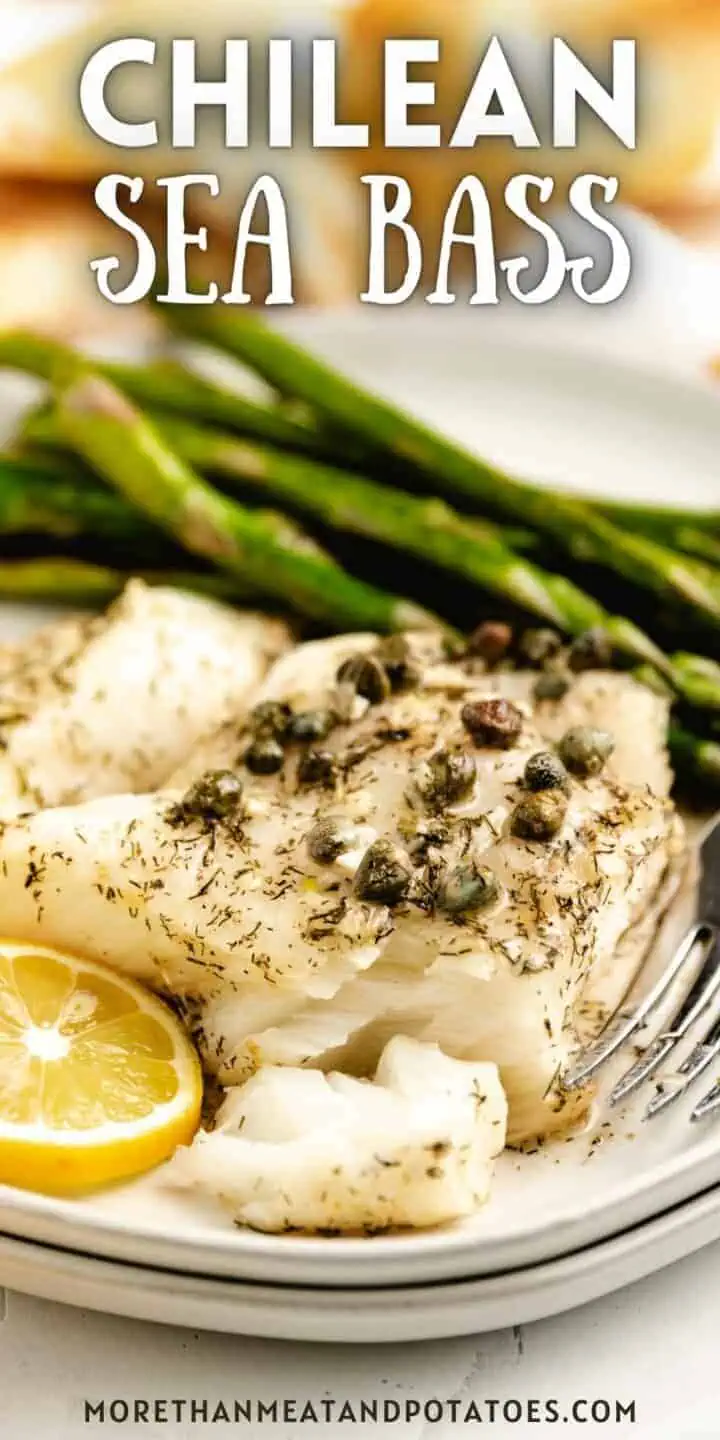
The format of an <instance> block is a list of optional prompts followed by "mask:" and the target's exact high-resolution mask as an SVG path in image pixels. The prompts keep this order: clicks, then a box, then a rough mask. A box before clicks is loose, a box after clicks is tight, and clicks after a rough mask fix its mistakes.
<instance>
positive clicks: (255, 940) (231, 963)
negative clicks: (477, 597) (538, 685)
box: [0, 642, 683, 1140]
mask: <svg viewBox="0 0 720 1440" xmlns="http://www.w3.org/2000/svg"><path fill="white" fill-rule="evenodd" d="M394 643H395V649H394V650H393V651H391V652H389V651H388V650H387V648H386V647H385V648H382V647H381V650H380V651H379V652H378V654H377V655H375V654H370V655H369V656H368V655H366V657H365V660H366V661H368V662H369V667H370V668H369V670H368V668H367V666H363V667H361V669H360V670H359V671H358V669H357V667H355V666H351V667H350V669H349V670H348V668H347V666H346V665H345V664H342V666H341V670H340V677H339V679H338V678H337V676H336V677H335V681H334V689H332V692H331V693H329V696H328V706H327V708H326V709H325V711H324V712H322V713H323V716H324V718H323V725H322V727H321V729H322V730H323V738H322V740H321V741H318V740H317V739H316V740H315V741H314V742H309V741H307V740H305V741H304V743H299V742H297V741H295V740H293V738H292V736H293V734H295V733H297V729H298V726H297V719H298V714H300V715H302V719H303V723H302V724H301V725H300V726H299V730H300V733H305V732H306V729H307V721H308V712H307V710H302V711H298V710H294V711H293V713H292V714H291V712H290V708H289V706H288V705H284V704H280V705H279V706H276V708H275V709H272V708H271V709H270V710H269V711H268V709H267V708H265V709H263V711H261V712H260V714H259V715H258V712H257V711H255V713H254V718H253V717H252V716H251V717H250V721H249V724H248V725H246V727H245V730H244V731H242V730H238V728H237V727H235V731H234V733H233V736H232V749H230V748H228V750H227V752H225V751H222V752H221V751H220V750H214V751H213V752H212V753H213V756H214V758H215V760H216V761H219V760H220V759H221V758H223V757H224V756H225V754H226V753H227V763H230V762H231V764H232V768H231V769H228V770H226V771H222V772H221V773H220V774H218V773H213V772H211V773H209V774H207V775H205V777H204V778H203V777H201V778H200V780H199V782H198V781H196V782H193V784H192V785H191V786H190V788H189V790H188V791H187V792H183V791H181V790H179V789H178V790H175V791H173V792H166V793H164V794H159V795H156V796H151V797H145V798H143V799H142V800H138V799H136V798H134V797H120V798H116V799H111V800H100V801H96V802H94V803H93V804H92V805H86V806H84V807H74V808H68V809H65V810H56V811H46V812H44V813H43V814H41V815H37V816H33V817H30V818H29V819H27V820H23V821H19V822H17V823H16V824H15V825H9V826H7V827H6V828H5V831H4V834H3V836H2V838H1V840H0V905H1V906H2V911H3V915H4V924H5V928H6V929H7V930H8V932H9V933H12V934H13V935H14V936H17V937H18V938H32V939H37V940H41V941H42V942H43V943H46V944H49V945H53V946H56V947H58V948H71V949H76V950H77V949H80V950H82V951H83V952H84V953H89V954H90V955H92V956H94V957H96V958H99V959H104V960H106V961H107V962H108V963H110V964H111V965H114V966H116V967H117V968H119V969H121V970H123V971H126V972H128V973H131V974H133V975H135V976H136V977H138V978H140V979H144V980H146V981H147V982H148V983H150V984H152V985H154V986H155V988H158V989H161V990H163V991H164V992H165V993H167V994H169V995H170V996H172V997H174V999H175V1001H176V1003H177V1004H178V1005H179V1006H180V1007H181V1008H182V1010H183V1011H184V1013H185V1014H186V1016H187V1018H188V1023H189V1024H190V1026H191V1029H192V1031H193V1033H194V1034H195V1037H196V1039H197V1042H198V1044H199V1046H200V1049H201V1052H202V1054H203V1058H204V1061H205V1064H206V1066H207V1068H208V1069H209V1070H210V1071H211V1072H212V1073H213V1074H215V1075H216V1076H217V1077H218V1079H219V1080H220V1081H221V1082H222V1083H223V1084H225V1085H235V1084H238V1083H242V1082H244V1081H245V1080H246V1079H247V1078H248V1077H249V1076H250V1075H251V1074H252V1073H254V1071H256V1070H257V1069H258V1067H259V1066H261V1065H266V1064H267V1065H288V1066H293V1067H308V1066H309V1067H313V1068H318V1069H322V1070H328V1071H329V1070H337V1069H341V1070H343V1071H347V1072H350V1073H354V1074H356V1075H359V1076H364V1075H371V1074H373V1073H374V1071H375V1068H376V1066H377V1064H378V1061H379V1057H380V1055H381V1053H382V1051H383V1049H384V1046H385V1045H386V1043H387V1041H388V1040H389V1039H391V1038H392V1037H393V1036H394V1035H405V1036H409V1037H413V1038H416V1039H418V1040H420V1041H422V1042H423V1043H428V1044H438V1045H439V1046H440V1048H441V1049H442V1050H443V1051H444V1053H445V1054H447V1055H448V1056H450V1057H453V1058H456V1059H460V1060H466V1061H481V1062H489V1063H494V1064H497V1065H498V1067H499V1069H500V1073H501V1077H502V1082H503V1085H504V1087H505V1089H506V1092H507V1095H508V1100H509V1104H510V1124H509V1134H510V1137H511V1139H513V1140H520V1139H523V1138H527V1137H528V1136H530V1135H535V1134H545V1133H548V1132H549V1131H550V1130H552V1129H555V1128H558V1127H560V1126H565V1125H567V1124H568V1123H569V1121H570V1120H571V1119H572V1118H573V1117H574V1115H575V1114H576V1113H577V1112H578V1110H579V1109H581V1108H582V1105H583V1104H584V1103H585V1097H584V1096H578V1097H576V1098H575V1099H574V1100H571V1099H570V1097H568V1096H567V1095H565V1094H564V1093H563V1090H562V1084H561V1080H560V1077H561V1074H562V1070H563V1067H564V1065H565V1064H566V1062H567V1060H568V1057H569V1055H570V1054H571V1053H572V1050H573V1048H574V1046H575V1045H576V1043H577V1029H576V1016H577V1013H578V1010H579V1008H580V1007H581V1006H582V1005H583V1002H584V1000H585V999H586V996H587V992H588V987H590V986H591V985H592V978H593V975H594V974H595V973H600V972H602V973H603V974H606V973H607V971H608V969H609V968H612V966H613V965H616V967H617V968H619V967H620V966H622V967H624V968H625V969H626V970H627V972H628V973H627V979H628V981H629V979H630V978H631V973H632V972H633V970H634V969H635V968H637V965H638V964H639V963H640V960H641V959H642V955H643V953H644V947H645V946H646V945H647V926H646V924H645V923H644V922H645V921H646V918H647V915H648V912H649V911H650V910H651V909H652V907H657V906H658V904H659V897H661V896H662V894H663V893H664V887H665V886H666V884H667V882H668V877H669V876H670V875H671V874H674V873H675V872H676V871H677V869H678V867H679V865H680V863H681V857H682V848H683V847H682V837H681V833H680V829H679V825H678V821H677V817H676V815H675V812H674V807H673V805H672V802H671V801H670V800H669V798H668V796H667V793H666V791H667V782H666V781H663V777H664V776H665V773H666V772H665V761H664V759H663V754H664V734H663V708H662V701H660V700H659V699H658V697H657V696H653V695H651V694H650V692H648V691H646V690H644V689H643V687H641V686H639V685H636V684H635V682H634V681H632V680H629V679H628V678H627V677H624V676H617V677H614V676H612V675H609V674H608V675H606V676H604V677H603V679H602V681H601V682H600V680H599V677H598V676H589V675H581V676H579V677H578V678H577V680H576V681H575V682H574V685H573V686H572V687H571V691H570V692H568V693H569V696H570V697H572V698H571V700H570V703H571V705H572V709H571V710H570V711H568V718H569V719H571V721H572V725H571V728H572V729H575V730H576V729H577V722H578V719H579V717H580V716H581V715H582V714H583V713H585V712H584V711H583V709H582V704H581V699H580V697H581V695H582V693H583V691H585V692H587V694H588V697H589V698H588V707H587V713H588V715H589V716H590V717H591V718H592V722H593V724H595V722H596V721H597V718H598V715H599V714H600V713H602V714H605V713H607V712H608V707H613V706H614V707H615V708H616V710H617V714H618V717H620V718H621V720H622V726H623V735H624V737H625V738H624V739H621V742H620V747H619V748H620V749H622V747H623V746H624V747H625V749H626V751H627V760H626V761H623V769H624V768H625V766H626V765H627V768H628V769H630V768H632V769H633V772H634V774H635V776H636V777H637V782H639V783H631V782H630V780H629V777H628V775H627V774H624V775H623V777H622V778H621V777H620V776H619V775H618V773H617V770H615V771H613V769H612V766H611V765H610V764H609V763H605V765H604V768H603V761H605V762H608V761H609V750H610V748H611V745H612V741H611V740H610V739H609V737H608V736H605V745H604V749H603V753H602V755H601V756H600V763H599V764H598V765H597V766H595V765H593V766H592V767H591V768H590V770H589V771H588V772H587V773H577V767H575V770H576V773H570V774H568V773H565V772H563V771H561V772H560V777H559V779H556V781H555V782H551V783H548V782H547V780H546V781H543V786H544V787H545V788H543V789H541V790H540V794H539V795H538V793H537V791H536V790H535V789H534V788H533V784H532V783H530V781H529V780H528V768H527V767H528V762H529V761H531V760H532V759H533V757H536V756H538V755H539V754H541V753H543V752H547V750H548V741H547V739H546V738H545V735H546V733H548V726H549V724H550V718H549V717H546V718H545V719H542V720H541V716H540V710H541V708H542V706H544V705H545V704H546V702H542V704H541V705H535V702H534V700H533V701H532V703H531V701H530V700H527V699H525V700H522V701H521V700H520V691H521V689H522V687H525V691H524V693H526V694H528V695H532V692H533V691H534V687H535V681H536V679H537V677H536V676H535V677H534V678H532V677H531V678H530V679H529V680H528V677H520V676H518V675H515V674H511V673H508V674H504V673H496V674H494V675H492V676H486V675H476V674H473V673H470V674H468V673H467V670H466V669H465V668H464V667H463V665H462V664H456V665H451V666H447V664H444V665H443V664H438V663H437V662H436V661H435V660H431V661H427V662H426V663H425V664H424V667H423V663H422V661H419V660H417V657H415V656H413V655H412V654H407V655H405V659H404V660H402V663H401V657H399V654H398V650H397V642H394ZM324 653H325V652H323V654H324ZM337 658H338V655H337V652H336V653H335V654H334V655H333V662H332V663H333V665H335V663H336V661H337ZM281 663H282V662H281ZM289 663H290V662H288V664H289ZM293 663H294V662H293ZM380 671H382V673H380ZM295 673H297V674H300V672H299V671H296V672H295ZM383 675H384V677H385V678H384V679H383ZM304 677H305V678H304V680H303V682H302V683H303V684H305V685H306V686H307V684H308V681H309V671H308V668H307V666H306V667H305V670H304ZM393 684H394V685H395V687H396V693H392V686H393ZM488 686H491V687H492V692H493V693H492V696H491V697H490V698H491V700H492V699H493V698H494V699H497V697H498V696H500V697H502V699H503V702H504V703H503V704H501V705H500V708H499V712H498V711H497V706H495V707H493V705H492V704H491V706H490V711H491V717H490V718H491V719H492V717H493V716H494V717H495V718H494V720H493V723H491V724H490V725H489V728H487V727H486V729H485V730H483V728H482V725H478V724H477V723H475V722H476V721H477V719H478V716H477V714H475V719H473V716H472V714H470V715H468V706H469V707H470V711H471V712H473V709H474V708H475V710H476V709H477V707H478V705H479V706H480V712H481V715H482V707H483V705H486V704H487V700H488V694H487V687H488ZM614 687H615V688H614ZM308 694H309V692H308V691H307V689H306V690H304V691H302V692H301V693H300V694H299V700H297V701H296V703H299V704H300V705H303V706H304V705H306V704H307V699H308ZM295 695H296V692H295V691H293V697H294V698H295ZM512 695H514V696H515V697H516V698H515V700H514V701H513V700H509V698H508V697H509V696H512ZM648 697H649V698H648ZM553 703H557V706H558V708H557V709H556V711H555V712H554V714H553V718H552V725H553V726H554V727H556V728H557V729H558V730H562V726H563V723H564V722H563V721H562V719H561V714H562V712H561V710H560V708H559V707H560V705H561V704H562V703H564V702H553ZM598 706H600V707H601V708H600V710H599V709H598ZM310 713H311V715H313V717H314V718H313V724H314V725H315V728H316V729H317V724H316V722H317V715H318V712H317V710H316V711H314V712H310ZM499 717H502V720H501V722H500V723H499V728H498V723H497V722H498V721H499ZM665 718H666V717H665ZM541 723H542V726H543V729H542V730H541V728H540V724H541ZM293 725H295V730H293ZM493 726H494V728H493ZM253 727H255V728H253ZM268 727H270V729H271V730H272V732H273V733H272V734H270V735H269V737H268ZM325 727H326V728H327V731H328V733H327V734H325V733H324V729H325ZM503 727H505V728H503ZM508 727H509V728H508ZM279 734H282V744H281V743H280V741H279V740H278V735H279ZM253 736H254V739H253ZM268 738H269V739H270V741H271V746H270V755H271V758H273V766H272V773H271V774H265V775H260V774H257V773H254V771H255V765H254V764H253V765H252V766H250V768H248V763H247V762H248V749H247V748H245V747H248V746H250V747H252V746H253V745H255V744H257V743H258V741H259V742H260V743H261V745H263V746H267V741H268ZM223 743H227V744H228V746H229V744H230V737H229V736H228V735H225V736H224V739H223ZM633 747H634V751H635V759H634V760H633V762H632V767H631V759H632V754H631V752H632V750H633ZM616 753H617V752H616ZM267 756H268V750H267V748H266V749H264V750H263V752H262V758H263V762H264V761H265V760H266V759H267ZM255 758H256V759H257V756H256V757H255ZM643 765H647V766H648V769H647V773H648V774H651V773H652V774H653V775H654V776H655V777H659V780H658V783H659V788H658V789H657V790H655V789H653V788H652V785H650V784H649V783H647V782H646V781H645V780H644V779H643V771H642V767H643ZM241 777H242V778H241ZM241 785H242V790H241ZM528 801H531V802H533V803H532V807H531V808H532V813H533V814H537V811H538V806H539V810H540V815H541V817H542V815H543V814H544V815H545V817H546V818H547V817H548V815H549V816H550V819H551V820H552V822H553V823H552V824H548V825H545V826H544V828H543V826H541V827H540V829H538V830H533V825H532V823H529V822H528V817H527V804H528ZM523 811H524V812H525V819H524V820H523V819H522V813H521V812H523ZM519 817H520V818H519ZM555 822H557V823H555ZM378 846H379V849H378ZM636 935H637V936H638V937H642V940H640V939H638V941H637V943H634V937H635V936H636Z"/></svg>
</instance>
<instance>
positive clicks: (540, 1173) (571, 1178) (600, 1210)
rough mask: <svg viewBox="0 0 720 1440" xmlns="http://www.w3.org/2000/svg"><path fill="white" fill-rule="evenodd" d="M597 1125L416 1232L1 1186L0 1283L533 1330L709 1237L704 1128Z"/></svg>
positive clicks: (199, 1312)
mask: <svg viewBox="0 0 720 1440" xmlns="http://www.w3.org/2000/svg"><path fill="white" fill-rule="evenodd" d="M679 1109H680V1107H678V1111H679ZM626 1118H627V1117H626ZM628 1123H629V1124H631V1123H632V1122H631V1121H628ZM603 1126H604V1122H602V1121H599V1122H598V1123H597V1124H596V1125H595V1126H594V1127H593V1128H592V1129H591V1130H589V1131H588V1132H586V1133H585V1134H583V1135H582V1136H578V1137H576V1138H574V1139H573V1140H571V1141H570V1142H568V1143H566V1144H564V1145H562V1146H560V1147H557V1146H549V1147H548V1148H547V1149H546V1150H544V1151H539V1152H538V1153H536V1154H534V1155H513V1154H512V1153H508V1154H506V1155H505V1156H504V1157H503V1160H502V1162H501V1164H500V1166H499V1170H498V1176H497V1180H496V1184H495V1188H494V1192H493V1198H492V1200H491V1201H490V1204H489V1206H488V1207H487V1208H486V1209H485V1210H484V1211H483V1212H482V1214H481V1215H479V1216H478V1217H477V1218H476V1219H475V1220H473V1221H472V1222H468V1223H466V1224H465V1225H463V1226H460V1227H455V1228H453V1229H452V1230H447V1231H442V1232H433V1233H430V1234H424V1235H403V1236H393V1237H389V1236H388V1237H385V1236H378V1237H376V1238H374V1239H362V1240H327V1239H310V1238H307V1239H303V1238H299V1237H292V1236H284V1237H280V1238H276V1237H271V1236H263V1235H257V1234H253V1233H250V1232H247V1231H241V1230H235V1229H233V1228H232V1227H231V1226H230V1225H229V1224H228V1220H227V1217H226V1216H224V1215H221V1214H220V1212H219V1211H217V1212H216V1211H214V1210H213V1209H211V1208H210V1207H209V1206H205V1207H204V1208H202V1209H200V1208H199V1207H198V1205H197V1203H195V1202H194V1201H193V1202H192V1204H191V1203H190V1202H189V1201H188V1200H187V1199H185V1198H180V1197H179V1196H177V1195H175V1194H173V1193H172V1192H170V1191H167V1190H165V1189H163V1187H162V1185H161V1183H160V1180H159V1179H158V1178H155V1179H153V1180H150V1181H148V1180H146V1181H143V1182H141V1183H139V1184H137V1185H135V1186H132V1187H125V1188H123V1189H122V1190H121V1191H117V1192H115V1193H112V1194H106V1195H103V1196H98V1197H96V1198H94V1199H92V1200H90V1199H87V1200H82V1201H75V1202H58V1201H53V1200H49V1199H46V1198H44V1197H40V1196H34V1195H27V1194H23V1193H21V1192H18V1191H4V1192H0V1231H1V1232H2V1234H0V1284H2V1285H6V1286H8V1287H9V1288H11V1289H16V1290H23V1291H26V1292H29V1293H31V1294H34V1295H40V1296H43V1297H44V1298H47V1299H52V1300H59V1301H64V1302H67V1303H70V1304H73V1305H82V1306H86V1307H88V1308H90V1309H97V1310H109V1311H111V1312H112V1313H115V1314H120V1315H128V1316H133V1317H136V1318H139V1319H144V1320H157V1321H163V1322H166V1323H172V1324H175V1325H178V1324H181V1325H188V1326H192V1327H194V1328H196V1329H197V1328H207V1329H216V1330H227V1331H232V1332H238V1333H242V1334H252V1335H266V1336H273V1337H275V1338H285V1339H293V1340H294V1339H302V1340H317V1341H335V1342H337V1341H347V1342H351V1343H355V1344H357V1343H363V1342H379V1341H382V1342H388V1341H400V1340H419V1339H429V1338H431V1337H433V1338H434V1337H442V1336H450V1335H463V1334H476V1333H479V1332H481V1331H483V1330H493V1329H497V1328H500V1327H505V1326H508V1325H514V1324H520V1323H522V1322H526V1321H530V1320H536V1319H539V1318H541V1317H542V1316H545V1315H551V1314H555V1313H557V1312H558V1311H560V1310H565V1309H570V1308H572V1307H573V1306H575V1305H581V1304H584V1303H585V1302H586V1301H588V1300H592V1299H596V1298H597V1297H598V1296H600V1295H604V1294H607V1293H608V1292H609V1291H611V1290H615V1289H618V1288H619V1287H620V1286H622V1285H626V1284H628V1283H630V1282H631V1281H633V1280H637V1279H640V1278H641V1277H642V1276H644V1275H647V1274H649V1273H650V1272H651V1271H653V1270H656V1269H659V1268H660V1267H661V1266H663V1265H667V1264H670V1263H671V1262H672V1261H674V1260H677V1259H680V1258H681V1257H682V1256H684V1255H688V1254H690V1253H691V1252H692V1251H694V1250H696V1249H699V1247H700V1246H702V1245H705V1244H708V1243H709V1242H710V1241H712V1240H716V1239H720V1130H718V1129H712V1130H711V1131H710V1133H703V1132H702V1131H700V1132H698V1130H697V1128H696V1127H692V1128H691V1127H690V1126H689V1124H688V1122H687V1114H686V1113H685V1114H682V1113H674V1114H673V1115H672V1118H671V1117H670V1116H668V1117H667V1119H666V1120H663V1121H662V1123H659V1124H657V1126H656V1125H654V1124H653V1125H652V1126H647V1127H645V1128H644V1130H643V1132H642V1133H641V1134H638V1135H637V1137H636V1138H634V1132H633V1131H632V1130H628V1131H627V1132H625V1131H624V1125H623V1128H622V1129H619V1130H617V1131H616V1132H614V1133H613V1134H612V1135H610V1132H609V1131H607V1130H606V1129H604V1128H603ZM604 1137H607V1139H605V1138H604Z"/></svg>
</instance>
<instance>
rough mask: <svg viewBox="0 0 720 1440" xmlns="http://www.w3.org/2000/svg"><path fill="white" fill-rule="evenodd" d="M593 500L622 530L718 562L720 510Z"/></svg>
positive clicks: (710, 562) (717, 563) (712, 563)
mask: <svg viewBox="0 0 720 1440" xmlns="http://www.w3.org/2000/svg"><path fill="white" fill-rule="evenodd" d="M593 504H594V506H595V508H596V509H598V510H599V511H600V512H601V514H603V515H605V516H606V518H607V519H608V520H612V521H613V523H614V524H616V525H620V526H622V527H623V528H624V529H626V530H632V531H633V532H635V533H637V534H639V535H647V536H649V537H650V538H651V539H653V540H658V541H659V542H660V543H661V544H663V545H667V546H669V547H670V548H671V549H672V550H679V551H681V553H682V554H684V555H691V556H694V557H695V558H697V559H700V560H705V561H706V562H707V563H708V564H710V565H717V566H720V513H718V512H717V511H701V510H695V511H693V510H688V511H684V510H672V509H670V508H669V507H664V506H657V507H655V506H644V505H625V504H621V503H619V502H608V501H605V500H603V501H597V502H593Z"/></svg>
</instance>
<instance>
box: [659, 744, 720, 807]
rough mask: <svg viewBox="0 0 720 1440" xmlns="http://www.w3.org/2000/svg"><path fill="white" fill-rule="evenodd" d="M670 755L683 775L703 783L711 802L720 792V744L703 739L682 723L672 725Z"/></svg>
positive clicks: (675, 766)
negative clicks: (685, 727)
mask: <svg viewBox="0 0 720 1440" xmlns="http://www.w3.org/2000/svg"><path fill="white" fill-rule="evenodd" d="M669 746H670V755H671V757H672V762H673V766H674V768H675V770H676V771H677V773H678V774H679V775H681V776H685V777H687V778H688V779H690V780H692V781H694V782H695V784H699V785H702V787H703V788H704V790H705V791H706V793H707V798H708V800H709V801H710V802H711V803H717V796H718V794H720V745H718V744H717V743H716V742H715V741H714V740H701V739H699V738H698V736H697V735H693V734H691V732H690V731H689V730H685V729H683V728H682V727H681V726H680V725H672V726H671V727H670V736H669Z"/></svg>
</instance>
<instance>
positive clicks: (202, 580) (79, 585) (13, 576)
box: [0, 556, 249, 606]
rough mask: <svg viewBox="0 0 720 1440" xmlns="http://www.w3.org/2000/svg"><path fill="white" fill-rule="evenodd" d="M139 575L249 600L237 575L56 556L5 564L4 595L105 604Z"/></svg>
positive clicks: (0, 565) (0, 567)
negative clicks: (132, 566)
mask: <svg viewBox="0 0 720 1440" xmlns="http://www.w3.org/2000/svg"><path fill="white" fill-rule="evenodd" d="M135 575H137V576H139V578H140V579H141V580H144V581H145V582H146V584H148V585H172V586H175V587H176V588H178V589H181V590H193V591H196V592H197V593H198V594H201V595H209V596H211V597H212V598H213V599H217V600H225V601H227V602H228V603H233V602H235V603H237V602H238V601H240V600H245V599H247V598H249V597H248V596H246V595H245V594H244V593H243V590H242V585H241V582H240V581H239V580H236V579H235V578H234V577H232V576H226V575H215V574H202V573H201V572H199V571H192V570H187V571H185V570H182V571H180V570H178V571H175V570H167V571H165V570H139V571H134V570H133V571H127V570H117V569H111V568H110V567H108V566H105V565H92V564H90V563H89V562H86V561H84V560H75V559H72V558H66V557H55V556H49V557H46V558H43V559H40V560H3V561H2V562H0V596H2V597H3V599H10V600H42V601H51V602H54V603H58V604H62V605H88V606H91V605H103V604H105V603H106V602H107V601H109V600H112V599H113V597H114V596H115V595H118V594H119V593H120V591H121V590H123V589H124V588H125V586H126V585H127V583H128V581H129V580H131V579H132V578H133V577H134V576H135Z"/></svg>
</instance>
